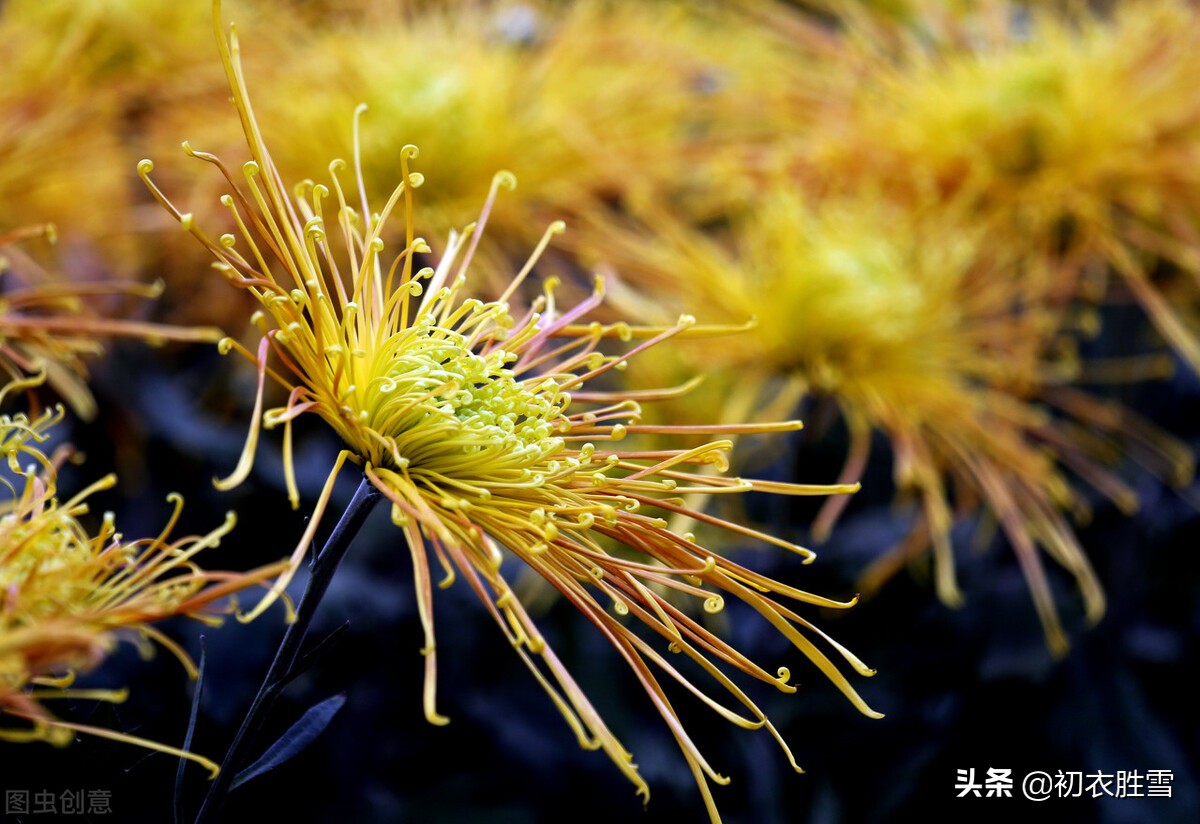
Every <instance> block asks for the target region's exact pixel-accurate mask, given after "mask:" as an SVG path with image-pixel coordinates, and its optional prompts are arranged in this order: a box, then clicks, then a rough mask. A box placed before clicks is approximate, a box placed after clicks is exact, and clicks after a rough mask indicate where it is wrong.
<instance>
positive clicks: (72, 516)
mask: <svg viewBox="0 0 1200 824" xmlns="http://www.w3.org/2000/svg"><path fill="white" fill-rule="evenodd" d="M9 388H11V387H6V389H5V390H4V392H0V397H2V395H3V394H5V393H7V392H8V389H9ZM61 417H62V409H61V407H60V408H58V409H57V410H47V411H45V412H43V413H42V414H40V415H38V416H37V417H34V418H32V419H31V418H29V417H27V416H25V415H23V414H16V415H11V416H10V415H3V416H0V454H2V455H3V457H4V458H5V460H6V462H7V468H8V470H9V471H10V472H11V473H12V475H11V476H10V477H12V478H13V479H14V480H15V481H16V484H15V485H14V484H11V483H9V482H8V481H6V482H5V485H7V486H9V488H10V489H11V490H12V497H11V499H10V500H9V501H6V502H3V503H0V741H17V742H20V741H47V742H49V743H52V744H55V745H58V746H63V745H65V744H68V743H70V741H71V740H72V738H73V737H74V735H75V733H77V732H83V733H88V734H90V735H95V736H100V737H103V738H111V739H114V740H117V741H124V742H127V743H132V744H136V745H138V746H142V747H147V748H149V749H154V750H158V751H160V752H166V753H171V754H174V755H177V756H181V757H185V758H189V759H191V760H193V761H196V762H198V763H201V764H203V765H205V766H207V767H208V768H209V769H210V770H213V771H214V773H215V771H216V765H215V764H213V763H212V762H211V761H209V760H208V759H206V758H203V757H201V756H198V755H195V754H192V753H188V752H183V751H181V750H178V749H176V748H174V747H169V746H166V745H164V744H159V743H157V742H154V741H148V740H146V739H144V738H139V737H137V736H134V735H130V734H127V733H123V732H117V731H114V730H109V729H105V728H103V727H96V726H90V725H83V724H78V723H74V722H70V721H66V720H63V719H62V718H59V717H58V716H56V715H55V714H53V713H52V712H51V711H50V710H49V709H48V708H47V707H46V705H45V702H48V701H54V700H60V699H77V698H82V699H89V700H99V701H111V702H120V701H124V700H125V696H126V691H125V690H111V689H72V688H71V685H72V683H73V682H74V680H75V677H76V674H77V673H81V672H87V671H90V670H92V669H94V668H95V667H97V666H98V665H99V664H100V663H101V662H102V661H103V660H104V659H105V658H106V657H107V656H108V654H109V653H110V652H111V651H112V649H113V647H114V646H115V645H116V644H117V643H118V642H119V641H121V640H126V641H130V642H133V643H135V644H137V645H138V646H139V647H141V648H143V649H144V650H146V651H147V652H149V651H150V650H152V647H151V642H152V641H153V642H157V643H158V644H160V645H162V646H164V647H166V648H167V649H168V650H170V651H171V652H172V653H173V654H174V655H176V656H177V657H178V658H179V660H180V661H182V662H183V664H184V666H185V667H186V668H187V670H188V672H189V674H190V675H192V677H195V674H196V670H195V667H194V665H193V664H192V662H191V660H190V659H189V658H188V656H187V654H186V653H185V652H184V651H183V649H182V648H181V647H180V646H179V645H178V644H176V643H175V642H174V641H172V640H171V639H170V638H169V637H168V636H166V635H164V634H163V633H161V632H160V631H159V630H158V629H156V628H155V627H154V626H153V624H155V623H156V622H159V621H162V620H164V619H167V618H171V617H174V616H179V615H187V616H191V617H194V618H197V619H199V620H202V621H206V622H208V623H217V622H219V616H218V612H219V610H218V609H217V607H216V605H215V602H217V601H219V600H220V599H222V598H224V597H225V596H227V595H230V594H231V593H234V592H237V591H239V590H242V589H244V588H246V587H248V586H252V585H255V584H257V583H260V582H262V581H264V580H266V579H269V578H271V577H272V576H274V575H277V574H278V573H279V571H280V566H279V565H278V564H276V565H273V566H269V567H263V568H261V569H258V570H255V571H253V572H249V573H234V572H212V571H206V570H203V569H201V568H200V567H199V566H198V565H197V563H196V560H195V556H196V555H197V554H198V553H200V552H202V551H203V550H205V549H207V548H209V547H213V546H216V545H217V544H218V543H219V542H220V540H221V538H222V537H224V536H225V535H226V534H227V533H228V532H229V530H230V529H232V528H233V523H234V518H233V515H232V513H231V514H230V515H229V516H228V517H227V519H226V521H225V523H224V524H223V525H222V526H221V527H219V528H217V529H215V530H213V531H212V532H210V533H208V534H206V535H193V536H187V537H182V538H173V539H172V538H171V537H170V535H171V532H172V531H173V529H174V526H175V524H176V522H177V520H178V519H179V514H180V507H181V506H182V503H183V502H182V499H181V498H180V497H179V496H177V495H172V496H170V497H169V500H171V501H172V502H173V504H174V506H175V512H174V514H173V515H172V516H171V518H170V520H169V522H168V523H167V525H166V526H165V527H164V528H163V530H162V532H161V533H160V534H159V535H158V536H157V537H154V538H148V539H142V540H128V539H126V538H124V537H123V536H122V535H121V534H120V533H118V532H117V531H116V528H115V526H114V523H113V519H112V516H111V514H106V515H105V516H104V517H103V519H102V521H101V524H100V528H99V531H98V532H96V533H95V534H93V533H92V532H90V531H89V530H88V529H87V528H86V527H85V526H84V524H83V522H82V521H81V520H80V519H81V518H82V517H83V516H85V515H86V513H87V512H88V504H87V498H88V497H89V496H90V495H92V494H93V493H95V492H97V491H99V490H102V489H109V488H111V487H112V486H113V484H114V483H115V482H116V479H115V478H114V477H113V476H112V475H109V476H106V477H104V478H102V479H101V480H99V481H97V482H96V483H94V484H92V485H91V486H89V487H88V488H87V489H85V490H83V491H82V492H80V493H79V494H77V495H74V496H72V497H70V498H68V499H60V498H59V497H58V496H57V490H56V487H55V469H56V466H55V460H54V459H52V458H49V457H47V456H46V455H45V454H43V453H42V451H41V450H40V448H39V443H40V442H42V441H45V440H46V437H47V434H46V430H47V429H48V428H49V427H50V426H51V425H53V424H54V423H55V421H57V420H58V419H60V418H61ZM22 461H32V463H30V464H29V465H28V467H22Z"/></svg>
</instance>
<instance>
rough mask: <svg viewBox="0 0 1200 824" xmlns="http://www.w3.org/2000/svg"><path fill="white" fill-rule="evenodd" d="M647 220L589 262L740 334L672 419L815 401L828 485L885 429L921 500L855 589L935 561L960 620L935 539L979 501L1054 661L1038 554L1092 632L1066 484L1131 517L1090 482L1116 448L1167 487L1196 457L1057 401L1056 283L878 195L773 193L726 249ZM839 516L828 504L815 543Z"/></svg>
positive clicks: (1066, 400) (604, 236) (1091, 406)
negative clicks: (835, 421) (829, 456)
mask: <svg viewBox="0 0 1200 824" xmlns="http://www.w3.org/2000/svg"><path fill="white" fill-rule="evenodd" d="M647 219H648V222H649V224H650V225H652V226H653V227H654V232H653V233H651V232H650V231H649V230H646V229H638V228H636V226H632V225H629V224H628V223H627V222H626V223H622V222H620V221H617V220H608V221H598V224H604V225H598V226H597V227H595V228H594V229H593V231H592V233H591V234H589V235H586V236H587V237H589V238H590V239H594V240H596V241H597V242H598V244H599V246H598V248H596V249H592V250H589V253H590V255H591V256H592V257H594V258H596V259H598V260H600V261H607V262H609V263H611V264H614V265H615V266H617V267H619V268H623V269H624V270H626V271H628V272H630V273H631V274H632V275H636V276H638V277H639V280H638V284H639V285H640V287H641V289H642V291H647V292H650V293H652V294H655V295H656V296H657V298H658V301H659V304H661V305H663V306H665V308H661V309H658V310H657V311H659V312H664V313H667V312H670V311H672V307H673V306H674V305H676V304H678V303H688V304H691V305H702V306H707V307H710V312H712V313H713V314H712V317H711V320H713V321H715V322H727V323H736V322H739V321H740V322H746V321H751V323H752V327H753V328H752V329H750V331H749V332H748V333H747V334H746V335H744V336H742V337H740V338H739V345H738V346H727V345H711V344H706V343H705V342H698V343H690V344H688V346H687V347H686V348H687V350H688V351H689V352H690V353H691V364H689V365H692V366H694V365H695V364H696V363H701V364H703V365H704V368H705V372H706V377H707V380H706V384H708V386H707V387H702V388H701V389H700V390H699V392H700V393H707V394H703V395H700V397H702V398H708V399H709V401H710V403H709V404H704V403H703V402H700V403H697V401H696V398H695V397H689V398H688V403H687V404H682V403H681V404H678V405H677V406H676V407H673V408H671V409H670V412H669V414H672V415H674V416H677V417H681V418H683V419H687V416H688V415H689V411H688V409H689V407H691V408H696V407H705V406H708V407H709V408H714V407H720V406H722V405H724V406H725V408H726V410H727V411H726V413H725V417H726V418H741V417H742V416H744V415H746V414H748V412H749V411H750V410H753V409H766V410H767V412H766V414H768V415H786V414H788V413H789V412H790V411H791V410H793V409H795V408H796V406H797V405H798V404H799V402H800V400H801V399H802V398H803V397H805V396H809V395H812V396H819V397H827V398H830V399H832V400H833V401H834V402H835V403H836V404H837V407H838V408H839V409H840V411H841V413H842V415H843V417H844V420H845V422H846V425H847V427H848V430H849V433H850V439H851V446H850V454H849V456H848V459H847V465H846V469H845V471H844V474H843V476H842V478H840V481H841V482H843V483H852V482H855V481H857V480H858V479H859V477H860V475H861V473H862V471H863V469H864V468H865V466H866V462H867V458H868V450H869V446H870V441H871V436H872V433H873V432H876V431H881V432H883V433H885V434H886V435H887V437H888V439H889V440H890V442H891V445H892V447H893V450H894V453H895V477H896V482H897V486H898V487H899V488H901V489H905V490H912V491H915V492H917V493H918V495H919V497H920V501H921V507H920V514H919V515H918V516H917V518H916V522H915V525H914V530H913V534H912V538H911V539H910V540H909V541H908V542H907V544H906V545H904V546H902V547H900V548H899V549H898V550H897V551H894V552H892V553H890V554H888V555H886V556H884V558H883V560H882V561H881V562H880V564H879V565H877V566H876V567H875V568H874V569H872V570H871V571H869V572H868V573H867V575H866V578H865V580H864V585H865V586H867V587H868V588H874V587H875V586H877V585H878V583H879V582H880V581H881V580H882V579H883V578H885V577H887V576H888V575H890V574H891V573H892V572H894V571H895V570H896V569H897V568H898V567H899V566H901V565H902V564H903V563H905V562H906V561H908V560H910V559H911V558H912V557H915V556H916V555H917V554H918V553H920V552H922V551H924V550H925V549H927V548H929V547H931V546H932V549H933V552H934V560H935V570H936V584H937V590H938V593H939V595H940V597H941V598H942V600H944V601H945V602H946V603H948V604H952V605H956V604H959V603H960V602H961V600H962V595H961V593H960V592H959V590H958V586H957V584H956V582H955V577H954V564H953V554H952V550H951V543H950V535H949V533H950V529H951V527H952V525H953V523H954V522H955V520H956V519H958V518H960V517H962V516H964V515H966V514H968V513H975V512H978V511H980V505H981V504H982V505H983V511H984V512H986V513H989V514H990V515H991V516H993V517H994V518H995V519H996V520H997V521H998V522H999V525H1000V526H1001V527H1002V529H1003V531H1004V533H1005V535H1006V536H1007V538H1008V539H1009V541H1010V542H1011V544H1012V546H1013V548H1014V550H1015V551H1016V553H1017V557H1018V559H1019V561H1020V564H1021V569H1022V571H1023V573H1024V575H1025V577H1026V579H1027V581H1028V583H1029V585H1030V589H1031V591H1032V593H1033V598H1034V602H1035V606H1036V608H1037V612H1038V615H1039V617H1040V618H1041V621H1042V624H1043V627H1044V629H1045V632H1046V637H1047V642H1048V644H1049V646H1050V647H1051V649H1053V650H1054V651H1056V652H1060V653H1061V652H1062V651H1064V650H1065V648H1066V637H1065V635H1064V633H1063V630H1062V628H1061V625H1060V622H1059V619H1058V616H1057V614H1056V611H1055V608H1054V605H1053V600H1052V598H1051V593H1050V588H1049V584H1048V582H1047V580H1046V575H1045V572H1044V571H1043V568H1042V561H1041V553H1040V552H1039V551H1038V548H1040V549H1041V550H1042V551H1044V552H1045V553H1046V554H1047V555H1049V556H1050V557H1051V558H1053V559H1054V560H1055V561H1057V562H1058V563H1059V564H1060V565H1061V566H1063V567H1064V568H1065V569H1066V570H1067V571H1068V572H1069V573H1070V574H1071V575H1072V576H1074V577H1075V578H1076V580H1077V582H1078V584H1079V587H1080V590H1081V592H1082V594H1083V596H1084V602H1085V609H1086V611H1087V615H1088V617H1089V618H1090V619H1091V620H1092V621H1095V620H1098V619H1099V618H1100V616H1101V615H1102V614H1103V610H1104V597H1103V593H1102V590H1101V588H1100V585H1099V583H1098V581H1097V580H1096V578H1095V575H1094V573H1093V572H1092V569H1091V566H1090V564H1089V563H1088V561H1087V558H1086V555H1085V554H1084V553H1083V551H1082V549H1081V548H1080V546H1079V544H1078V541H1077V540H1076V538H1075V534H1074V529H1073V527H1072V525H1071V523H1070V521H1069V520H1068V519H1067V518H1066V517H1065V516H1064V511H1065V512H1070V513H1074V514H1076V515H1078V516H1080V517H1086V514H1087V507H1086V503H1085V501H1084V500H1083V498H1082V497H1081V496H1080V495H1078V494H1077V493H1076V492H1074V491H1073V490H1072V488H1071V486H1070V483H1069V482H1068V475H1067V473H1066V470H1070V471H1071V472H1073V473H1075V474H1077V475H1078V476H1080V477H1082V478H1083V479H1084V480H1085V481H1087V482H1088V483H1090V484H1091V485H1092V486H1094V487H1095V488H1096V489H1097V490H1099V491H1100V492H1101V493H1103V494H1105V495H1107V496H1108V497H1110V498H1111V499H1112V500H1113V501H1114V502H1115V503H1116V504H1117V505H1118V506H1119V507H1120V508H1121V509H1122V510H1124V511H1127V512H1128V511H1132V510H1133V509H1134V508H1136V505H1137V499H1136V496H1135V495H1134V493H1133V491H1132V490H1131V489H1130V488H1129V487H1128V486H1127V485H1126V484H1125V483H1123V482H1122V481H1121V480H1120V479H1119V478H1118V477H1117V476H1116V475H1114V474H1113V473H1112V472H1111V471H1110V470H1108V469H1106V468H1104V466H1103V465H1104V464H1105V463H1107V462H1110V461H1111V460H1112V459H1113V458H1114V456H1115V455H1119V454H1120V451H1121V450H1120V448H1121V447H1125V448H1129V447H1130V446H1131V445H1132V446H1133V447H1136V448H1137V449H1138V450H1140V451H1141V452H1144V453H1145V454H1146V456H1147V457H1148V458H1149V459H1150V460H1151V461H1153V462H1154V464H1153V465H1154V466H1155V468H1156V469H1157V470H1158V471H1159V472H1160V474H1162V475H1164V476H1166V477H1168V478H1170V479H1172V480H1174V481H1177V482H1183V481H1185V480H1186V478H1187V477H1189V476H1190V473H1191V471H1192V459H1191V456H1190V454H1189V453H1188V451H1187V449H1186V448H1185V447H1184V446H1183V445H1181V444H1177V443H1175V442H1173V441H1171V440H1170V439H1169V438H1165V437H1163V436H1161V435H1159V434H1157V433H1156V432H1154V431H1153V429H1152V428H1151V427H1149V426H1148V425H1145V424H1141V423H1139V422H1138V421H1137V419H1136V417H1135V416H1133V415H1132V414H1130V413H1127V412H1125V411H1124V410H1120V409H1119V408H1116V407H1112V406H1110V405H1106V404H1104V403H1102V402H1100V401H1097V400H1095V399H1092V398H1090V397H1089V396H1087V395H1085V394H1084V393H1082V392H1080V391H1079V390H1077V389H1074V388H1073V387H1072V386H1071V383H1072V381H1074V380H1076V379H1077V378H1078V377H1079V376H1080V369H1081V367H1080V364H1079V360H1078V356H1077V354H1076V352H1075V348H1074V340H1073V336H1072V335H1071V334H1070V330H1069V329H1066V328H1064V320H1063V315H1064V313H1065V310H1064V308H1063V307H1062V306H1061V303H1062V301H1061V300H1058V299H1056V298H1055V292H1054V289H1055V283H1054V279H1053V276H1052V274H1053V270H1052V269H1049V268H1048V267H1044V268H1041V269H1038V268H1037V267H1036V266H1035V265H1034V264H1033V263H1031V262H1028V261H1022V260H1021V256H1020V254H1015V255H1013V256H1012V257H1010V258H1008V259H1002V258H998V257H996V256H995V255H985V254H983V253H982V250H983V249H984V248H985V242H986V238H985V236H984V233H983V230H982V229H980V228H978V227H972V226H971V224H970V222H969V221H968V220H965V219H963V217H962V216H961V214H960V215H958V218H957V219H955V218H954V216H953V214H952V212H951V211H950V210H939V209H924V210H921V209H913V210H909V209H907V208H905V207H902V206H899V205H896V204H890V203H888V202H887V201H886V200H884V199H881V198H877V197H876V198H872V197H857V198H854V197H845V198H834V197H831V198H826V199H824V200H821V201H818V202H816V203H813V204H810V203H807V202H805V200H804V199H803V198H802V196H801V195H799V194H798V193H796V192H795V191H794V190H792V189H790V188H788V187H785V186H779V187H776V188H775V189H774V190H772V191H765V192H763V193H762V195H761V197H760V200H759V202H758V204H757V205H756V208H754V209H753V210H752V211H751V212H749V213H748V214H747V215H744V216H743V217H742V218H741V219H739V220H736V221H734V223H733V226H732V227H731V230H730V232H729V234H730V235H731V237H730V238H729V239H728V241H729V242H728V243H726V244H723V243H721V242H718V241H717V240H715V239H713V238H710V237H707V236H705V235H704V234H702V233H700V232H699V231H696V230H694V229H689V228H686V227H683V226H678V225H676V224H673V223H672V222H671V220H670V219H669V217H668V216H667V215H666V214H664V213H661V212H652V213H651V216H650V217H648V218H647ZM672 227H674V228H672ZM624 299H625V300H626V301H627V302H628V306H627V308H628V309H629V310H630V311H639V310H640V311H641V312H642V315H643V317H646V310H647V309H648V308H650V307H653V306H654V305H655V304H653V303H651V302H650V301H647V300H646V299H645V297H644V296H643V295H641V294H637V293H632V294H630V295H628V296H626V297H625V298H624ZM647 319H648V320H653V317H649V318H647ZM707 319H708V318H706V320H707ZM678 349H680V350H683V349H684V347H678ZM647 365H651V364H647ZM659 368H660V369H662V370H667V371H666V374H665V375H663V374H659V375H656V377H659V378H663V377H665V378H666V379H668V380H669V379H672V377H673V375H672V373H671V370H672V369H678V367H672V366H671V364H670V363H669V362H665V363H660V364H659ZM685 368H686V367H685ZM676 374H677V372H676ZM847 500H848V499H846V498H832V499H830V501H829V502H828V504H827V505H826V507H825V509H824V511H823V513H822V515H821V516H820V517H819V518H818V519H817V521H816V523H815V525H814V532H815V533H816V534H818V535H819V536H823V534H824V533H827V532H828V530H829V529H830V528H831V526H832V525H833V523H834V520H835V519H836V517H837V515H838V513H839V512H840V510H841V507H842V506H843V505H844V504H845V503H846V502H847Z"/></svg>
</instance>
